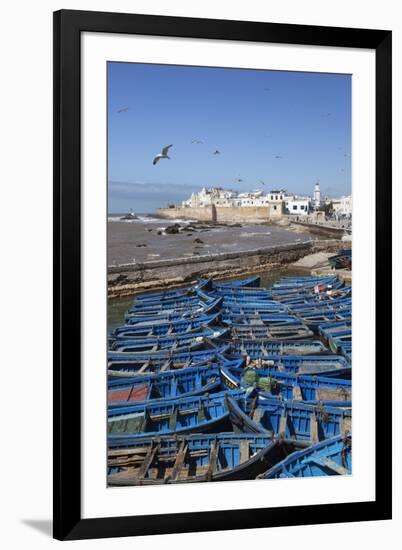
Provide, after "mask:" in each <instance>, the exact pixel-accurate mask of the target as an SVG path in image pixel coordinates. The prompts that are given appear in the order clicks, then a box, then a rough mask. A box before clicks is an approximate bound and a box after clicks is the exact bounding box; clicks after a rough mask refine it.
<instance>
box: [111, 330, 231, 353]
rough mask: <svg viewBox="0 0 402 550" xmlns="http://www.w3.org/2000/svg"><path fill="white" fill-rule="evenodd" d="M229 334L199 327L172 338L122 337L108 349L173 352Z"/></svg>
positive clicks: (227, 331) (224, 331)
mask: <svg viewBox="0 0 402 550" xmlns="http://www.w3.org/2000/svg"><path fill="white" fill-rule="evenodd" d="M228 334H229V329H227V328H219V327H211V328H209V327H201V328H200V329H197V330H196V331H195V332H190V333H188V334H187V333H180V334H174V335H173V336H159V337H156V336H155V337H150V338H143V337H138V338H133V337H131V338H127V339H125V338H124V337H123V336H121V337H120V339H119V340H113V342H112V343H111V345H110V349H112V350H114V351H126V352H146V351H150V352H152V351H160V350H164V349H170V350H175V349H179V348H180V347H183V346H184V347H185V346H192V345H193V344H194V345H197V344H202V343H204V341H205V338H208V339H209V340H219V339H222V338H224V337H225V336H227V335H228Z"/></svg>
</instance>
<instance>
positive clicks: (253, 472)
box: [108, 433, 305, 487]
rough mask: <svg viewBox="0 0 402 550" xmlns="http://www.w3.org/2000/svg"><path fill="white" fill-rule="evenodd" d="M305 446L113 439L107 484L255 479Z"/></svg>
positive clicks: (259, 440) (249, 439) (252, 437)
mask: <svg viewBox="0 0 402 550" xmlns="http://www.w3.org/2000/svg"><path fill="white" fill-rule="evenodd" d="M297 448H305V444H304V443H303V442H300V441H292V440H276V439H274V440H272V439H270V438H269V437H268V436H266V435H264V434H234V433H223V434H211V435H203V434H202V435H197V434H194V435H183V436H177V437H168V436H164V437H160V438H158V439H157V440H154V439H152V438H142V439H134V440H127V439H125V440H123V441H122V442H120V441H119V440H118V439H115V440H113V442H111V444H110V445H109V450H108V485H110V486H117V487H119V486H120V487H121V486H128V485H158V484H166V483H193V482H205V481H235V480H245V479H255V478H256V477H257V476H258V475H261V473H262V472H264V471H266V469H267V468H270V467H271V466H272V465H274V464H276V463H278V461H281V460H282V459H283V458H285V457H286V456H287V455H288V454H289V453H293V452H294V451H295V449H297Z"/></svg>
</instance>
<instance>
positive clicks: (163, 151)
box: [152, 143, 173, 165]
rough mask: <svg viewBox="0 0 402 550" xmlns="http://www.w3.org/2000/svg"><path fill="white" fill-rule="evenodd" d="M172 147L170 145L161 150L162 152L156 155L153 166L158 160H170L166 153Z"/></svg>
mask: <svg viewBox="0 0 402 550" xmlns="http://www.w3.org/2000/svg"><path fill="white" fill-rule="evenodd" d="M172 146H173V143H171V144H170V145H166V147H164V148H163V149H162V152H161V153H158V154H157V155H156V157H155V158H154V160H153V162H152V164H153V165H155V164H156V163H157V162H158V160H160V159H170V157H169V156H168V151H169V149H170V147H172Z"/></svg>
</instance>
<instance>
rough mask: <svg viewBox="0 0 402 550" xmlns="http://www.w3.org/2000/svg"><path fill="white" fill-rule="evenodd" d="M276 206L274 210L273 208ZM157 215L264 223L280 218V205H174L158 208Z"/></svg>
mask: <svg viewBox="0 0 402 550" xmlns="http://www.w3.org/2000/svg"><path fill="white" fill-rule="evenodd" d="M274 206H276V208H277V209H276V210H275V209H274ZM156 212H157V214H158V216H161V217H162V218H170V219H172V218H173V219H175V218H183V219H189V220H198V221H203V222H214V223H233V222H234V223H241V222H247V223H264V222H269V221H273V220H276V219H280V218H281V217H282V214H283V212H282V207H281V205H280V204H278V205H268V206H233V207H232V206H215V205H211V206H203V207H198V208H197V207H191V206H188V207H185V208H184V207H183V208H182V207H175V208H158V209H157V211H156Z"/></svg>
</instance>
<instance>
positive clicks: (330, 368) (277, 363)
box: [252, 354, 351, 379]
mask: <svg viewBox="0 0 402 550" xmlns="http://www.w3.org/2000/svg"><path fill="white" fill-rule="evenodd" d="M252 365H254V366H255V367H256V368H257V369H260V368H265V369H272V371H273V372H275V371H278V372H283V373H288V374H292V373H294V374H299V375H310V376H325V377H329V376H330V377H331V378H347V379H348V378H350V377H351V366H350V363H349V362H348V361H347V360H346V359H345V357H343V356H342V355H332V354H329V355H264V356H262V357H261V358H260V359H257V360H256V361H255V362H254V363H253V364H252Z"/></svg>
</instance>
